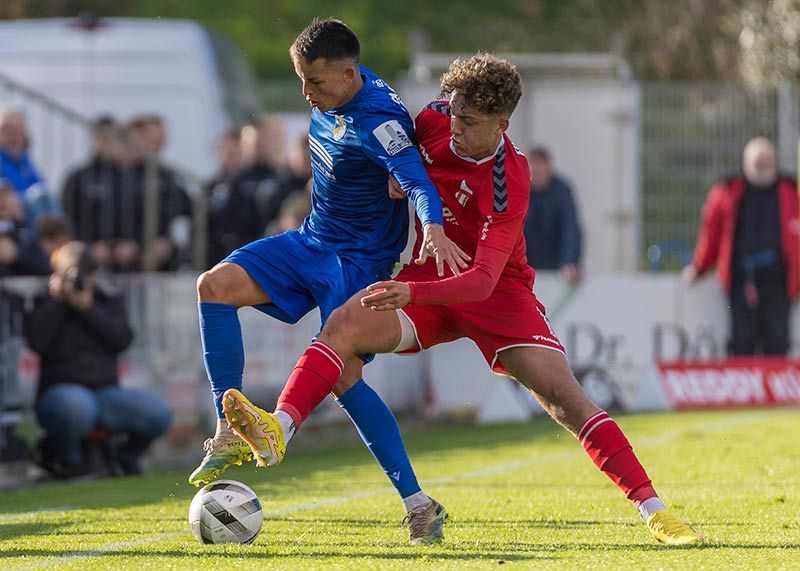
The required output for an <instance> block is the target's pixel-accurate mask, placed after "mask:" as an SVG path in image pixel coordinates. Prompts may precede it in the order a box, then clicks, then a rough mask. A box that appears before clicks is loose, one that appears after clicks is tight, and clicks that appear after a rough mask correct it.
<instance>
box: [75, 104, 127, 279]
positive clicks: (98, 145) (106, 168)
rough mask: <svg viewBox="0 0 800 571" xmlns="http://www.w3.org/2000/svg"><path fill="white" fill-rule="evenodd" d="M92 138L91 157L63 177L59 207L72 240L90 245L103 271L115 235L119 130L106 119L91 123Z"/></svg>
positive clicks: (118, 196)
mask: <svg viewBox="0 0 800 571" xmlns="http://www.w3.org/2000/svg"><path fill="white" fill-rule="evenodd" d="M92 135H93V138H92V141H93V145H94V154H93V156H92V157H91V159H90V160H89V162H88V163H87V164H85V165H83V166H81V167H78V168H77V169H75V170H74V171H72V173H70V174H69V175H68V176H67V179H66V182H65V183H64V190H63V192H62V194H61V204H62V205H63V207H64V212H65V213H66V215H67V216H68V217H69V219H70V220H71V221H72V224H73V226H74V228H75V237H76V238H77V239H78V240H81V241H83V242H86V243H87V244H90V245H91V249H92V255H93V257H94V259H95V261H96V262H97V263H98V264H99V265H100V266H104V267H105V266H110V265H111V262H112V256H111V252H112V247H113V244H114V239H115V238H116V237H117V236H118V234H119V228H118V227H117V226H118V225H119V220H118V217H119V216H120V213H119V212H118V208H117V204H118V201H119V200H120V193H121V177H122V170H121V168H120V164H119V163H120V148H119V147H120V146H121V145H122V143H121V141H120V139H119V137H120V132H119V126H118V125H117V124H116V123H115V122H114V119H113V118H111V117H108V116H104V117H101V118H99V119H98V120H97V121H96V122H95V124H94V128H93V132H92Z"/></svg>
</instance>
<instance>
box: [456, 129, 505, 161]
mask: <svg viewBox="0 0 800 571" xmlns="http://www.w3.org/2000/svg"><path fill="white" fill-rule="evenodd" d="M504 139H505V137H504V136H503V135H501V136H500V140H499V141H498V142H497V148H496V149H495V150H494V153H493V154H491V155H489V156H488V157H483V158H482V159H481V160H479V161H476V160H475V159H473V158H472V157H462V156H461V155H459V154H458V152H457V151H456V146H455V144H454V143H453V138H452V137H450V150H451V151H453V154H454V155H455V156H457V157H458V158H459V159H461V160H464V161H467V162H468V163H474V164H476V165H482V164H483V163H487V162H489V161H490V160H492V159H493V158H495V157H496V156H497V153H498V152H500V149H502V148H503V146H505V144H506V143H505V140H504Z"/></svg>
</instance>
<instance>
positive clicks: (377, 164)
mask: <svg viewBox="0 0 800 571" xmlns="http://www.w3.org/2000/svg"><path fill="white" fill-rule="evenodd" d="M361 75H362V77H363V79H364V86H363V87H362V88H361V90H360V91H359V92H358V93H357V94H356V96H355V97H353V98H352V99H351V100H350V101H348V102H347V103H346V104H345V105H343V106H342V107H340V108H338V109H333V110H331V111H327V112H324V113H323V112H321V111H319V110H317V109H312V111H311V125H310V127H309V134H308V140H309V147H310V151H311V168H312V173H313V190H312V193H311V214H310V215H309V216H308V217H307V218H306V220H305V221H304V222H303V226H302V228H301V230H300V231H301V232H302V233H304V234H307V235H309V236H312V237H314V238H316V239H317V240H319V241H320V242H322V243H323V244H325V245H327V246H330V247H332V248H333V249H335V250H336V252H337V253H339V254H340V255H342V256H345V257H348V258H353V259H364V260H370V261H381V260H392V259H393V260H396V259H398V257H399V256H400V253H401V252H402V251H403V249H404V248H405V245H406V240H407V237H408V236H407V232H408V209H407V206H406V201H405V200H393V199H391V198H389V194H388V188H387V183H388V177H389V174H391V175H394V176H395V178H397V180H398V182H399V183H400V186H401V187H402V188H403V190H404V191H405V192H406V194H408V196H409V198H410V199H411V201H412V202H413V203H414V206H415V208H416V210H417V214H418V216H419V218H420V220H421V221H422V223H423V224H424V223H426V222H434V223H437V224H441V223H442V206H441V201H440V199H439V195H438V193H437V191H436V188H435V187H434V186H433V183H431V181H430V179H429V178H428V175H427V174H426V172H425V168H424V166H423V164H422V159H421V157H420V155H419V152H418V151H417V149H416V147H415V145H414V141H413V136H414V124H413V121H412V119H411V117H410V115H409V114H408V111H407V110H406V108H405V106H404V105H403V103H402V101H400V98H399V96H398V95H397V93H395V91H394V90H393V89H392V88H391V87H389V86H388V85H387V84H386V82H384V81H383V80H382V79H381V78H379V77H378V76H377V75H375V74H374V73H373V72H371V71H370V70H369V69H367V68H366V67H364V66H361Z"/></svg>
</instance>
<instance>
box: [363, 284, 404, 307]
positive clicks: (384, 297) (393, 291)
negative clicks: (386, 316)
mask: <svg viewBox="0 0 800 571" xmlns="http://www.w3.org/2000/svg"><path fill="white" fill-rule="evenodd" d="M367 291H368V292H369V295H365V296H364V297H362V298H361V305H362V306H364V307H368V308H370V309H371V310H372V311H391V310H393V309H400V308H401V307H405V306H406V305H408V304H409V303H411V288H410V287H408V284H406V283H403V282H395V281H387V282H377V283H374V284H372V285H371V286H369V287H368V288H367Z"/></svg>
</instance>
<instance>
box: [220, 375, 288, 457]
mask: <svg viewBox="0 0 800 571" xmlns="http://www.w3.org/2000/svg"><path fill="white" fill-rule="evenodd" d="M222 411H223V412H224V413H225V419H226V420H227V421H228V424H229V425H230V427H231V429H232V430H233V431H234V432H235V433H236V434H237V435H239V437H240V438H241V439H242V440H244V441H245V442H247V444H249V445H250V450H251V451H252V453H253V457H254V458H255V460H256V463H257V464H258V466H259V467H261V468H269V467H270V466H275V465H277V464H279V463H280V461H281V460H283V455H284V454H286V440H285V439H284V436H283V427H282V426H281V423H280V422H278V419H277V418H276V417H275V415H274V414H272V413H269V412H267V411H266V410H263V409H260V408H258V407H257V406H256V405H254V404H253V403H251V402H250V401H249V400H247V397H245V396H244V395H243V394H242V393H241V391H238V390H236V389H228V390H227V391H225V394H224V395H222Z"/></svg>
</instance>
